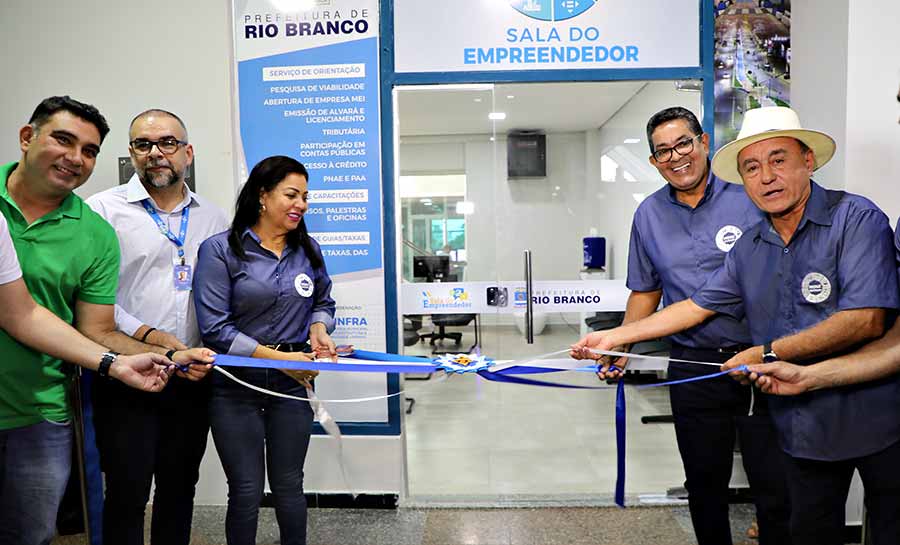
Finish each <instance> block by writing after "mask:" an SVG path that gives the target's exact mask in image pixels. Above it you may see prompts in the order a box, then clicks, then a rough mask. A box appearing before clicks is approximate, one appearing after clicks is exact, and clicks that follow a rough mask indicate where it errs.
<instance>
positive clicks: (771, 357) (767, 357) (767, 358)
mask: <svg viewBox="0 0 900 545" xmlns="http://www.w3.org/2000/svg"><path fill="white" fill-rule="evenodd" d="M779 359H781V358H779V357H778V354H776V353H775V351H774V350H772V341H766V342H765V343H764V344H763V363H772V362H775V361H778V360H779Z"/></svg>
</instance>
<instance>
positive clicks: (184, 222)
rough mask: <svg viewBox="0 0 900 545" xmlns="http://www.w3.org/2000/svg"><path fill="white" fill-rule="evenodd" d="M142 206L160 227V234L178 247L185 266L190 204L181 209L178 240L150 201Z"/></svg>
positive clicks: (145, 201) (144, 202)
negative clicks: (185, 245) (185, 243)
mask: <svg viewBox="0 0 900 545" xmlns="http://www.w3.org/2000/svg"><path fill="white" fill-rule="evenodd" d="M141 204H142V205H144V210H146V211H147V213H148V214H150V217H151V218H153V221H155V222H156V226H157V227H159V232H160V233H162V234H164V235H165V236H166V238H167V239H169V240H171V241H172V242H173V243H174V244H175V246H177V247H178V257H180V258H181V264H182V265H184V242H185V240H186V239H187V227H188V218H189V216H190V211H191V206H190V204H187V205H185V207H184V208H182V209H181V231H179V233H178V238H176V237H175V235H173V234H172V231H169V226H168V225H166V224H165V222H163V220H162V218H160V217H159V214H158V213H157V212H156V208H154V207H153V205H152V204H150V199H144V200H142V201H141Z"/></svg>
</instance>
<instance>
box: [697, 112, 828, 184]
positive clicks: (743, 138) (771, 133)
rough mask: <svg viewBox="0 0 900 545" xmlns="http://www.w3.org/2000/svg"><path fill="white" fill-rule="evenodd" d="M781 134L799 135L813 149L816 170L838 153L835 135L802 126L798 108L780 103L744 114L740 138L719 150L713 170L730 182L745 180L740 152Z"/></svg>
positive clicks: (739, 182)
mask: <svg viewBox="0 0 900 545" xmlns="http://www.w3.org/2000/svg"><path fill="white" fill-rule="evenodd" d="M780 136H788V137H790V138H796V139H797V140H800V141H801V142H803V143H804V144H806V145H807V146H808V147H809V149H811V150H812V151H813V154H814V155H815V158H816V165H815V168H814V169H813V170H817V169H818V168H820V167H822V166H824V165H825V163H827V162H828V161H830V160H831V158H832V156H834V149H835V143H834V138H832V137H831V136H829V135H827V134H825V133H824V132H820V131H813V130H809V129H804V128H803V127H801V126H800V118H799V117H798V116H797V112H795V111H794V110H792V109H790V108H783V107H780V106H772V107H766V108H755V109H753V110H747V112H746V113H745V114H744V122H743V123H742V124H741V132H740V133H738V137H737V139H736V140H734V141H733V142H730V143H728V144H727V145H725V146H722V149H720V150H719V151H717V152H716V154H715V156H714V157H713V160H712V170H713V174H715V175H716V176H718V177H719V178H721V179H722V180H725V181H726V182H732V183H735V184H741V183H744V181H743V180H742V179H741V175H740V173H739V172H738V154H740V153H741V151H742V150H743V149H744V148H746V147H747V146H749V145H751V144H755V143H757V142H759V141H761V140H768V139H769V138H778V137H780Z"/></svg>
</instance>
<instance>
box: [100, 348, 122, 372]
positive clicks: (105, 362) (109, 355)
mask: <svg viewBox="0 0 900 545" xmlns="http://www.w3.org/2000/svg"><path fill="white" fill-rule="evenodd" d="M118 356H119V354H118V353H117V352H112V351H110V352H104V353H103V356H102V357H101V358H100V365H99V366H97V374H98V375H100V376H101V377H108V376H109V369H110V367H112V364H113V363H114V362H115V361H116V358H117V357H118Z"/></svg>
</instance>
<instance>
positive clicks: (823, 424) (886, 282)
mask: <svg viewBox="0 0 900 545" xmlns="http://www.w3.org/2000/svg"><path fill="white" fill-rule="evenodd" d="M691 299H692V300H693V301H694V302H695V303H696V304H697V305H699V306H701V307H703V308H705V309H709V310H714V311H716V312H720V313H724V314H728V315H730V316H733V317H735V318H742V317H744V316H745V315H746V318H747V321H748V323H749V325H750V333H751V335H752V337H753V342H754V344H757V345H759V344H763V343H765V342H766V341H772V340H775V339H779V338H781V337H786V336H789V335H792V334H794V333H797V332H799V331H802V330H804V329H808V328H809V327H812V326H814V325H816V324H818V323H819V322H821V321H823V320H825V319H826V318H828V317H829V316H831V315H832V314H834V313H835V312H839V311H842V310H850V309H858V308H886V309H896V308H897V307H898V305H900V296H898V285H897V262H896V259H895V253H894V248H893V247H892V233H891V227H890V224H889V223H888V219H887V216H885V215H884V213H883V212H882V211H881V210H880V209H879V208H878V207H877V206H875V204H873V203H872V202H871V201H869V200H868V199H865V198H863V197H860V196H857V195H853V194H850V193H845V192H843V191H830V190H826V189H823V188H821V187H819V185H817V184H816V183H814V182H813V183H812V192H811V195H810V198H809V201H807V204H806V209H805V210H804V213H803V218H802V219H801V220H800V224H799V226H798V227H797V231H796V232H795V233H794V235H793V237H792V238H791V240H790V243H789V244H784V242H783V241H782V240H781V237H780V236H779V235H778V233H776V232H775V229H774V228H773V227H772V225H771V223H770V222H769V221H768V220H767V221H764V222H761V223H759V224H757V225H756V226H755V227H754V228H752V229H750V230H749V231H748V232H747V233H745V234H744V236H743V237H742V238H741V240H740V241H738V243H737V244H735V246H734V248H733V249H732V250H731V252H730V253H729V254H728V257H727V258H726V259H725V265H724V266H723V267H722V268H721V269H720V270H719V271H717V272H716V273H715V274H714V275H713V276H712V277H711V278H710V279H709V281H708V282H707V283H706V285H704V286H703V287H702V288H701V289H700V290H699V291H698V292H697V293H696V294H694V295H693V297H692V298H691ZM769 407H770V410H771V412H772V415H773V417H774V419H775V427H776V428H777V430H778V434H779V441H780V443H781V446H782V448H783V449H784V450H785V451H786V452H787V453H788V454H790V455H791V456H794V457H797V458H807V459H813V460H826V461H833V460H846V459H849V458H855V457H859V456H865V455H867V454H872V453H874V452H878V451H880V450H882V449H884V448H886V447H888V446H890V445H891V444H893V443H895V442H896V441H897V440H898V439H900V380H898V378H897V377H891V378H889V379H885V380H882V381H878V382H870V383H865V384H859V385H855V386H849V387H842V388H832V389H827V390H819V391H815V392H809V393H806V394H803V395H799V396H790V397H777V396H771V397H770V398H769Z"/></svg>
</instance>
